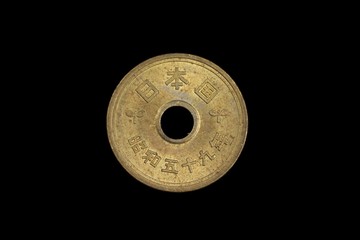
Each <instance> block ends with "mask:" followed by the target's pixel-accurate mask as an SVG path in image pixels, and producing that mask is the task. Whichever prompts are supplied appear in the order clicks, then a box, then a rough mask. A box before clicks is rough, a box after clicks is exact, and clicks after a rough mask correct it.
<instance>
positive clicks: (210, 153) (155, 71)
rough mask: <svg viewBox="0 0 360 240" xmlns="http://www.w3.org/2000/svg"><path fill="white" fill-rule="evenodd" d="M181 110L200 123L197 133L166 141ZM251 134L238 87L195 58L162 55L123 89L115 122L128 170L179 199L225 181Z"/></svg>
mask: <svg viewBox="0 0 360 240" xmlns="http://www.w3.org/2000/svg"><path fill="white" fill-rule="evenodd" d="M174 106H180V107H183V108H185V109H187V110H188V111H189V112H190V113H191V116H192V118H193V127H192V130H190V131H189V133H188V134H187V135H185V136H184V137H183V138H180V139H177V138H172V137H169V136H168V135H167V134H165V132H164V129H163V125H162V120H161V119H162V116H163V114H164V112H165V111H166V110H167V109H169V108H171V107H174ZM177 122H179V123H178V124H182V123H181V119H177ZM247 129H248V116H247V110H246V105H245V102H244V99H243V97H242V94H241V92H240V90H239V88H238V87H237V85H236V84H235V82H234V81H233V79H232V78H231V77H230V76H229V75H228V74H227V73H226V72H225V71H223V70H222V69H221V68H220V67H219V66H217V65H216V64H214V63H212V62H210V61H209V60H207V59H204V58H202V57H199V56H195V55H190V54H178V53H177V54H165V55H160V56H156V57H153V58H150V59H148V60H146V61H144V62H142V63H140V64H139V65H138V66H136V67H135V68H133V69H132V70H131V71H130V72H129V73H128V74H127V75H126V76H124V78H123V79H122V80H121V81H120V83H119V84H118V86H117V87H116V89H115V91H114V93H113V95H112V98H111V100H110V103H109V107H108V114H107V131H108V137H109V142H110V145H111V148H112V150H113V152H114V154H115V156H116V158H117V159H118V161H119V162H120V164H121V165H122V166H123V167H124V168H125V169H126V170H127V171H128V172H129V173H130V174H131V175H132V176H133V177H135V178H136V179H137V180H139V181H141V182H142V183H144V184H146V185H148V186H150V187H153V188H155V189H159V190H164V191H171V192H184V191H193V190H196V189H200V188H202V187H205V186H208V185H209V184H211V183H213V182H215V181H216V180H218V179H219V178H220V177H222V176H223V175H224V174H225V173H226V172H227V171H228V170H229V169H230V168H231V167H232V166H233V165H234V164H235V162H236V161H237V159H238V158H239V156H240V153H241V151H242V149H243V146H244V144H245V140H246V135H247Z"/></svg>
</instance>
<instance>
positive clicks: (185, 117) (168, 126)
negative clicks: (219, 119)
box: [161, 106, 194, 139]
mask: <svg viewBox="0 0 360 240" xmlns="http://www.w3.org/2000/svg"><path fill="white" fill-rule="evenodd" d="M193 127H194V119H193V116H192V114H191V112H190V111H189V110H188V109H186V108H184V107H181V106H173V107H170V108H168V109H166V110H165V112H164V113H163V115H162V116H161V128H162V130H163V132H164V134H165V135H166V136H167V137H169V138H172V139H182V138H185V137H186V136H187V135H189V133H190V132H191V130H192V129H193Z"/></svg>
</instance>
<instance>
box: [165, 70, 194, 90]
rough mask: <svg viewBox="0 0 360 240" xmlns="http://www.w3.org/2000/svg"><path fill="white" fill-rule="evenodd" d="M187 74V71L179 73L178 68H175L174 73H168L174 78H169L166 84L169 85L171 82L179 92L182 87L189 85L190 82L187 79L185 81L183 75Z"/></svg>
mask: <svg viewBox="0 0 360 240" xmlns="http://www.w3.org/2000/svg"><path fill="white" fill-rule="evenodd" d="M185 74H186V72H185V71H179V68H178V67H175V70H174V71H169V72H168V73H167V75H169V76H172V77H171V78H169V79H168V80H167V81H166V82H165V84H166V85H169V84H170V83H171V82H173V83H171V86H172V87H175V90H179V89H180V87H181V86H183V85H184V84H183V83H185V84H189V81H188V80H187V79H185V78H184V77H183V76H182V75H185Z"/></svg>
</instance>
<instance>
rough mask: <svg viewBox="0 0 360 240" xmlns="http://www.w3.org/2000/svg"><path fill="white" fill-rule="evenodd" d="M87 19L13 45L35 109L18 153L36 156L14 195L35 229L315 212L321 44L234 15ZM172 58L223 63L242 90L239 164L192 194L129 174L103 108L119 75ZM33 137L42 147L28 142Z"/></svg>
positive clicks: (49, 26) (272, 21)
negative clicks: (38, 225)
mask: <svg viewBox="0 0 360 240" xmlns="http://www.w3.org/2000/svg"><path fill="white" fill-rule="evenodd" d="M124 11H125V10H124ZM90 15H91V14H90V13H89V16H88V15H86V16H83V12H82V11H79V12H77V11H76V12H74V13H73V14H72V17H71V18H66V17H64V16H61V17H60V15H58V17H55V20H54V21H49V22H48V23H44V21H43V19H40V20H39V21H38V22H36V23H39V24H40V25H41V27H40V28H39V29H37V28H32V26H34V25H36V24H30V25H29V28H27V30H26V31H25V32H24V34H23V35H22V36H23V37H27V38H26V39H27V41H21V40H20V43H19V44H18V45H19V47H20V46H21V49H24V50H23V52H22V53H25V54H24V55H25V58H21V60H22V61H23V62H25V63H27V64H26V65H29V66H30V65H31V67H29V70H28V72H27V73H28V74H29V75H31V76H32V81H25V83H24V84H23V85H22V88H21V89H22V90H21V91H24V92H26V93H27V94H28V95H31V97H29V98H26V107H27V108H28V109H31V111H30V114H28V113H27V114H26V119H27V121H26V122H27V125H26V127H23V128H24V129H25V128H26V129H27V130H29V133H28V134H26V137H27V141H26V144H22V145H21V146H23V147H22V148H21V150H19V153H20V152H24V153H26V156H29V153H32V155H31V156H34V157H33V158H31V159H29V158H22V159H23V160H21V161H20V160H18V162H16V163H19V164H20V163H21V167H19V168H17V170H16V173H15V174H14V175H13V176H12V179H21V180H19V181H18V187H17V188H11V189H12V191H13V192H16V193H17V194H19V193H20V197H17V200H18V201H19V199H20V203H19V204H18V207H19V209H21V210H24V211H25V212H29V214H26V216H27V217H28V218H29V219H32V217H33V216H37V215H40V217H39V218H40V219H42V220H44V222H47V220H48V221H49V222H51V221H52V220H53V219H65V220H64V221H66V222H71V223H72V226H74V228H78V227H79V226H78V225H77V224H80V223H84V222H85V223H88V224H89V225H92V224H94V225H96V224H98V223H101V222H102V221H104V222H112V223H114V221H115V222H117V221H121V222H122V223H123V222H124V221H125V222H126V223H129V224H130V225H131V224H132V223H133V224H136V223H139V222H140V223H143V224H145V222H147V223H148V224H147V225H148V227H150V228H151V227H152V226H154V227H155V225H154V224H156V223H158V224H160V223H161V224H164V225H166V227H168V228H171V227H173V226H174V225H172V223H174V224H175V223H177V224H179V223H180V221H179V219H187V221H186V222H187V223H193V224H195V223H197V224H202V225H204V226H205V225H207V226H208V227H210V226H213V225H214V222H221V221H224V222H233V220H232V219H238V218H239V221H240V219H241V220H245V221H250V222H251V221H256V220H258V218H261V219H262V220H263V221H265V222H269V223H270V222H271V221H272V219H273V217H280V218H281V219H283V220H285V221H284V222H286V220H287V219H294V218H297V216H305V215H306V214H307V211H308V209H310V208H309V206H314V205H315V206H317V204H318V203H319V201H318V200H317V198H316V196H318V194H319V191H321V190H319V189H321V188H318V187H317V186H318V184H319V183H318V182H317V181H314V180H315V179H314V177H313V174H314V173H317V170H316V168H315V165H316V164H315V163H314V159H315V158H316V157H317V156H316V155H314V154H315V151H314V152H311V151H312V149H315V145H311V144H310V140H311V141H313V142H316V140H317V139H316V134H313V135H311V137H310V136H309V130H308V125H309V122H311V124H312V125H316V126H320V123H319V122H316V120H315V119H314V118H313V117H312V116H313V115H310V114H309V111H312V109H316V110H318V109H317V108H316V106H315V107H314V106H313V105H312V104H308V101H310V99H313V96H314V92H313V91H312V84H313V79H312V78H311V77H310V76H311V74H310V72H311V70H312V69H313V68H314V65H315V63H316V61H317V57H318V53H317V51H316V50H315V51H314V47H315V49H317V48H316V46H317V45H318V44H319V42H317V40H316V38H315V37H314V36H315V33H314V32H312V31H313V30H308V29H306V30H304V29H305V28H304V25H303V22H301V21H298V20H297V19H296V18H290V20H289V21H284V19H283V18H280V19H277V18H276V17H274V16H271V17H270V18H266V16H269V15H266V16H264V17H262V18H256V17H253V18H248V19H240V18H238V15H237V13H234V14H229V15H228V18H225V19H222V20H223V21H220V20H219V18H213V21H210V20H209V19H207V18H197V17H194V16H195V15H194V16H193V18H191V17H190V16H189V17H190V18H188V20H190V21H189V22H181V21H179V22H172V21H165V20H164V19H166V16H163V15H161V16H160V15H156V16H157V17H158V18H159V19H156V20H153V19H152V20H153V21H150V22H149V23H147V21H146V20H139V21H134V19H131V18H130V19H129V18H127V17H125V16H123V15H122V14H115V15H111V16H110V19H107V18H105V19H104V18H100V17H98V18H97V17H96V16H95V17H94V16H93V15H91V16H90ZM150 15H151V14H150ZM270 15H271V14H270ZM156 16H154V17H156ZM205 19H207V21H205ZM286 19H289V16H286ZM218 20H219V21H218ZM165 23H166V24H165ZM304 32H305V33H306V34H304ZM29 36H31V37H29ZM166 53H189V54H194V55H198V56H201V57H203V58H206V59H208V60H210V61H212V62H213V63H215V64H217V65H218V66H219V67H221V68H222V69H223V70H225V71H226V72H227V73H228V74H229V75H230V76H231V77H232V78H233V79H234V81H235V82H236V83H237V85H238V87H239V89H240V91H241V93H242V95H243V97H244V100H245V103H246V106H247V110H248V117H249V129H248V136H247V140H246V144H245V147H244V149H243V151H242V153H241V155H240V158H239V159H238V161H237V162H236V164H235V165H234V166H233V167H232V168H231V169H230V170H229V172H228V173H227V174H226V175H224V176H223V177H222V178H221V179H219V180H218V181H216V182H214V183H213V184H211V185H210V186H207V187H205V188H203V189H199V190H196V191H192V192H186V193H171V192H163V191H159V190H155V189H152V188H150V187H148V186H146V185H144V184H142V183H140V182H139V181H137V180H136V179H135V178H133V177H132V176H130V175H129V174H128V173H127V172H126V171H125V170H124V169H123V168H122V167H121V165H120V164H119V162H118V161H117V159H116V158H115V156H114V154H113V152H112V150H111V148H110V144H109V142H108V138H107V132H106V113H107V107H108V104H109V101H110V98H111V95H112V93H113V91H114V89H115V87H116V86H117V84H118V83H119V81H120V80H121V79H122V77H124V75H125V74H126V73H128V72H129V71H130V70H131V69H132V68H133V67H135V66H136V65H137V64H139V63H141V62H142V61H144V60H147V59H148V58H150V57H154V56H157V55H160V54H166ZM23 70H24V72H26V70H27V69H26V70H25V68H24V69H23ZM26 79H28V78H26ZM30 88H31V91H30ZM33 89H34V90H33ZM309 106H311V107H309ZM20 119H22V120H23V119H24V116H23V117H22V118H20ZM22 124H23V122H22ZM21 126H23V125H21ZM35 136H36V139H40V141H39V142H38V141H37V140H31V139H35V138H34V137H35ZM17 141H18V140H17ZM309 150H310V151H309ZM310 152H311V153H310ZM16 154H18V153H17V152H16ZM25 176H26V177H25ZM23 199H26V200H24V201H21V200H23ZM40 212H41V213H40ZM312 214H313V213H312ZM312 216H314V215H312ZM164 217H165V218H166V220H164ZM155 219H156V220H155ZM284 222H283V224H286V223H284ZM181 223H184V222H183V221H181ZM145 225H146V224H145ZM142 226H143V227H144V225H142ZM176 226H179V225H176ZM116 229H117V228H116V227H115V228H114V230H116ZM60 232H61V231H60Z"/></svg>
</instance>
